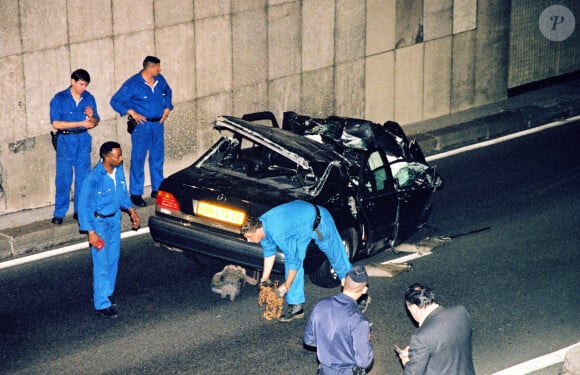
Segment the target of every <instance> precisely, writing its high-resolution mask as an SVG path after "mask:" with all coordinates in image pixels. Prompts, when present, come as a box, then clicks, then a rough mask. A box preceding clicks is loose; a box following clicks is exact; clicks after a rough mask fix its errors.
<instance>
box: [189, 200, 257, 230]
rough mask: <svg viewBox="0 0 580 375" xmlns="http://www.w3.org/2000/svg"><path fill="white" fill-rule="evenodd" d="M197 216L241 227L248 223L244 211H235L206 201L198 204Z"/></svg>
mask: <svg viewBox="0 0 580 375" xmlns="http://www.w3.org/2000/svg"><path fill="white" fill-rule="evenodd" d="M196 214H197V215H198V216H202V217H206V218H208V219H214V220H219V221H223V222H225V223H229V224H233V225H239V226H241V225H242V224H244V222H245V221H246V213H245V212H244V211H240V210H234V209H232V208H229V207H225V206H220V205H217V204H215V203H209V202H204V201H200V202H198V203H197V210H196Z"/></svg>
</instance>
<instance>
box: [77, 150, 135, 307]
mask: <svg viewBox="0 0 580 375" xmlns="http://www.w3.org/2000/svg"><path fill="white" fill-rule="evenodd" d="M99 155H100V156H101V160H100V161H99V163H98V164H97V165H96V166H95V167H94V168H93V170H92V171H91V172H90V174H89V175H88V176H87V178H86V179H85V181H84V183H83V188H82V190H81V195H80V197H79V227H80V230H81V231H86V232H87V233H88V239H89V244H90V246H91V253H92V258H93V302H94V306H95V311H96V312H97V314H99V315H102V316H104V317H107V318H116V317H117V316H118V311H117V307H116V305H115V304H114V303H113V302H112V301H111V298H112V296H113V293H114V292H115V282H116V280H117V270H118V264H119V256H120V253H121V209H123V210H127V211H129V215H130V216H131V222H132V223H133V229H134V230H137V229H139V226H140V219H139V215H137V212H136V211H135V209H134V208H133V205H132V204H131V200H130V199H129V191H128V189H127V183H126V182H125V173H124V172H123V167H122V162H123V152H122V150H121V146H120V145H119V144H118V143H116V142H105V143H103V145H102V146H101V148H100V150H99Z"/></svg>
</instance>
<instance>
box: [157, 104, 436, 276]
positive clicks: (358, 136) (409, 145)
mask: <svg viewBox="0 0 580 375" xmlns="http://www.w3.org/2000/svg"><path fill="white" fill-rule="evenodd" d="M214 129H215V130H217V131H218V132H220V134H221V137H220V138H219V140H218V141H217V142H216V143H215V144H214V145H213V146H212V147H211V148H210V149H209V150H207V152H205V153H204V154H203V155H202V156H201V157H200V158H199V159H198V160H197V161H196V162H195V163H193V164H192V165H191V166H189V167H187V168H185V169H183V170H181V171H179V172H177V173H175V174H173V175H171V176H169V177H167V178H166V179H165V180H164V181H163V183H162V184H161V187H160V189H159V192H158V195H157V201H156V212H155V215H154V216H152V217H151V218H150V219H149V228H150V233H151V236H152V237H153V239H154V240H155V241H156V242H159V243H161V244H164V245H166V246H168V247H170V248H177V249H181V250H184V251H187V252H193V253H195V254H197V255H202V256H204V257H213V258H218V259H220V260H224V261H227V262H231V263H234V264H237V265H242V266H244V267H248V268H251V269H257V270H260V269H261V267H262V263H263V256H262V249H261V247H260V246H259V245H256V244H251V243H248V242H246V241H245V240H244V238H243V237H242V236H241V234H240V228H241V226H242V225H243V224H244V222H245V221H246V219H247V218H248V217H257V216H259V215H261V214H262V213H264V212H265V211H267V210H268V209H270V208H272V207H274V206H276V205H279V204H281V203H284V202H289V201H291V200H295V199H302V200H306V201H310V202H312V203H315V204H318V205H321V206H324V207H326V208H327V209H328V210H329V211H330V212H331V214H332V215H333V218H334V220H335V222H336V225H337V227H338V230H339V231H340V233H341V236H342V238H343V240H344V243H345V247H346V249H347V251H348V255H349V257H350V259H351V260H357V259H360V258H364V257H367V256H370V255H372V254H374V253H376V252H378V251H381V250H383V249H390V248H393V246H395V245H396V244H398V243H399V242H401V241H402V240H404V239H406V238H408V237H409V236H411V235H412V234H413V233H414V232H415V231H416V230H417V229H418V228H420V227H421V226H423V225H424V224H425V223H426V222H427V219H428V218H429V216H430V213H431V209H432V204H433V193H434V192H435V191H436V190H437V189H438V188H439V187H440V186H441V185H442V180H441V178H440V177H439V176H438V175H437V173H436V172H435V169H434V168H433V167H431V166H429V165H428V164H427V162H426V161H425V157H424V155H423V152H422V151H421V149H420V148H419V146H418V144H417V143H416V142H415V141H414V140H413V141H409V140H408V139H407V137H406V136H405V134H404V132H403V130H402V129H401V127H400V126H399V124H397V123H396V122H392V121H389V122H386V123H385V124H382V125H380V124H377V123H373V122H370V121H366V120H361V119H355V118H346V117H337V116H331V117H328V118H324V119H317V118H312V117H309V116H303V115H299V114H296V113H294V112H286V113H284V119H283V126H282V128H279V126H278V122H277V121H276V119H275V117H274V115H273V114H272V113H271V112H259V113H253V114H248V115H245V116H244V117H243V118H236V117H230V116H220V117H218V118H217V119H216V120H215V121H214ZM201 258H203V257H201ZM206 259H207V258H206ZM283 262H284V255H283V254H282V253H281V252H278V255H277V257H276V264H275V266H274V270H275V271H278V272H283V269H284V268H283ZM304 268H305V272H306V273H308V274H309V275H310V278H311V280H312V281H313V282H314V283H316V284H318V285H321V286H325V287H334V286H336V285H337V283H338V280H336V275H335V274H334V272H333V270H332V268H331V267H330V264H329V262H328V260H327V259H326V257H325V256H324V254H323V253H322V252H321V251H320V250H318V249H317V248H316V246H315V245H314V243H311V246H310V247H309V249H308V252H307V256H306V259H305V262H304Z"/></svg>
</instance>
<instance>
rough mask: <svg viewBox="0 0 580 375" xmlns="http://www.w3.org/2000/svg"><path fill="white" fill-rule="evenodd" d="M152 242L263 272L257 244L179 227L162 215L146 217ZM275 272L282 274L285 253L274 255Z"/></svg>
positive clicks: (217, 232)
mask: <svg viewBox="0 0 580 375" xmlns="http://www.w3.org/2000/svg"><path fill="white" fill-rule="evenodd" d="M149 231H150V233H151V237H153V240H155V241H157V242H160V243H162V244H165V245H168V246H173V247H177V248H179V249H183V250H184V251H190V252H193V253H196V254H201V255H204V256H208V257H213V258H218V259H221V260H224V261H226V262H231V263H233V264H236V265H242V266H244V267H249V268H254V269H262V268H263V266H264V253H263V251H262V248H261V247H260V245H258V244H252V243H249V242H247V241H245V240H244V239H243V238H242V237H241V236H240V237H238V236H234V235H232V234H230V233H227V232H223V231H220V230H214V229H212V228H210V227H206V226H203V225H198V224H193V223H192V224H182V223H180V222H177V221H175V220H171V219H166V218H164V217H162V216H151V217H150V218H149ZM274 271H275V272H279V273H284V254H282V253H281V252H278V253H277V254H276V262H275V264H274Z"/></svg>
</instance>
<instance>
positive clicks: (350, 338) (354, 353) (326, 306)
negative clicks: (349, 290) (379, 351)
mask: <svg viewBox="0 0 580 375" xmlns="http://www.w3.org/2000/svg"><path fill="white" fill-rule="evenodd" d="M369 335H370V323H369V321H368V319H367V318H366V317H365V316H364V314H363V313H362V312H361V311H360V310H359V308H358V306H357V303H356V301H355V300H354V299H352V298H350V297H349V296H347V295H346V294H343V293H340V294H338V295H336V296H333V297H327V298H324V299H322V300H320V301H319V302H318V303H317V304H316V306H314V309H313V310H312V313H311V314H310V318H308V323H307V324H306V329H305V331H304V343H305V344H306V345H309V346H314V347H316V354H317V356H318V360H319V361H320V363H321V364H323V365H324V366H326V367H330V368H331V369H335V370H348V369H352V367H354V366H358V367H360V368H363V369H367V368H369V367H370V366H371V364H372V362H373V358H374V351H373V344H372V343H371V342H370V340H369Z"/></svg>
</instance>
